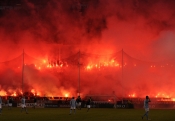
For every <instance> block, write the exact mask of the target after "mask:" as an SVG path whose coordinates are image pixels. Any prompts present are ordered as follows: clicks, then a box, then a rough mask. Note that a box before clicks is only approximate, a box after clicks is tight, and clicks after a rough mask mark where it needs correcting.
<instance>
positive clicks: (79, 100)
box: [76, 96, 81, 110]
mask: <svg viewBox="0 0 175 121" xmlns="http://www.w3.org/2000/svg"><path fill="white" fill-rule="evenodd" d="M76 102H77V109H79V110H81V97H80V96H78V98H77V99H76Z"/></svg>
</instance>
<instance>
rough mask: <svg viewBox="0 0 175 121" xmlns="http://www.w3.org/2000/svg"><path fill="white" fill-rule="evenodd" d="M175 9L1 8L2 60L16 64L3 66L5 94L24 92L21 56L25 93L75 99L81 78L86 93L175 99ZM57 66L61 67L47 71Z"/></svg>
mask: <svg viewBox="0 0 175 121" xmlns="http://www.w3.org/2000/svg"><path fill="white" fill-rule="evenodd" d="M174 6H175V1H174V0H169V1H166V0H154V1H151V0H130V1H128V0H110V1H107V0H66V1H65V0H39V1H37V2H36V1H33V0H24V1H22V0H16V1H11V2H8V1H6V2H5V3H0V52H1V53H0V56H1V58H0V62H5V61H8V60H9V61H8V63H12V64H9V65H8V66H6V64H7V62H5V63H1V64H0V65H1V66H2V67H3V68H1V74H0V79H1V80H3V81H2V82H1V84H0V85H1V87H0V89H1V91H3V92H4V91H6V92H8V93H10V91H9V90H16V89H15V88H18V89H17V90H20V88H21V86H22V85H21V79H22V77H21V73H22V71H23V70H22V58H23V56H24V57H25V60H24V62H25V64H26V65H25V66H24V85H25V86H24V88H25V90H26V91H27V90H32V89H34V90H36V91H38V92H40V93H42V95H63V94H65V93H70V95H71V96H72V95H76V94H77V92H78V80H79V79H80V80H81V81H80V85H81V86H80V90H81V92H82V93H83V94H84V95H85V94H90V93H91V94H92V93H93V94H113V93H114V92H115V94H116V95H119V96H128V95H134V94H135V95H137V96H143V97H144V96H145V95H146V94H148V95H152V96H155V95H158V94H159V93H160V94H159V95H161V94H162V95H163V94H164V95H166V96H171V97H172V96H175V94H173V93H172V90H173V86H172V85H174V79H175V77H174V76H173V74H172V72H173V70H174V68H173V66H174V65H173V64H174V61H171V62H170V63H169V61H164V60H173V59H175V58H174V56H173V55H174V54H175V49H174V44H175V41H174V39H175V34H174V33H175V29H174V27H175V16H174V15H175V10H174ZM122 49H123V50H124V52H126V53H124V54H123V57H124V58H123V65H126V66H127V67H124V68H123V71H122V67H121V65H122V52H121V50H122ZM23 50H24V52H25V54H24V55H23ZM79 51H80V55H79V53H78V52H79ZM117 52H119V53H117ZM79 59H80V62H81V64H82V66H81V67H80V71H79V67H78V62H79ZM111 60H113V61H114V62H112V61H111ZM138 63H139V64H138ZM44 64H45V65H44ZM56 64H59V67H60V66H64V68H62V69H50V66H52V67H53V66H56ZM92 65H93V66H92ZM131 65H132V66H131ZM14 66H15V67H14ZM47 66H48V67H49V70H48V67H47ZM133 66H134V67H133ZM138 66H139V67H138ZM165 66H166V67H165ZM135 67H136V68H135ZM152 67H154V69H153V68H152ZM156 67H157V68H156ZM159 67H160V68H161V67H165V68H166V69H165V68H164V69H160V68H159ZM17 68H18V69H19V70H17ZM92 68H95V69H92ZM88 69H89V70H88ZM165 70H166V71H165ZM122 73H123V76H122ZM9 74H10V75H9ZM7 80H8V81H7ZM167 80H168V82H167ZM7 85H10V86H9V87H8V86H7ZM155 85H157V86H156V87H154V86H155ZM153 88H154V89H153ZM124 90H125V91H124Z"/></svg>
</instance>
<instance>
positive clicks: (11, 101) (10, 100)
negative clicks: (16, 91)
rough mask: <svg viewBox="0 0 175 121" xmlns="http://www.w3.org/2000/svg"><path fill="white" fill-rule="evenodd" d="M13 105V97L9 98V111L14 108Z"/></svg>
mask: <svg viewBox="0 0 175 121" xmlns="http://www.w3.org/2000/svg"><path fill="white" fill-rule="evenodd" d="M12 103H13V99H12V97H9V99H8V109H11V108H12Z"/></svg>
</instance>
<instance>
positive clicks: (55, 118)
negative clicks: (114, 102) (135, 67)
mask: <svg viewBox="0 0 175 121" xmlns="http://www.w3.org/2000/svg"><path fill="white" fill-rule="evenodd" d="M20 110H21V109H20V108H16V107H13V108H12V109H11V110H8V109H7V107H4V108H3V110H2V114H1V115H0V121H142V119H141V116H142V115H143V113H144V109H112V108H91V109H90V110H89V112H87V111H86V108H82V109H81V110H76V113H75V114H74V113H72V114H71V115H69V108H36V109H33V108H27V110H28V114H26V113H25V112H24V111H23V112H21V111H20ZM149 116H150V119H151V120H153V121H175V110H173V109H150V112H149ZM143 120H146V118H145V119H143Z"/></svg>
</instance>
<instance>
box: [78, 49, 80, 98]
mask: <svg viewBox="0 0 175 121" xmlns="http://www.w3.org/2000/svg"><path fill="white" fill-rule="evenodd" d="M78 56H79V58H78V59H79V60H78V96H80V50H79V52H78Z"/></svg>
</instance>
